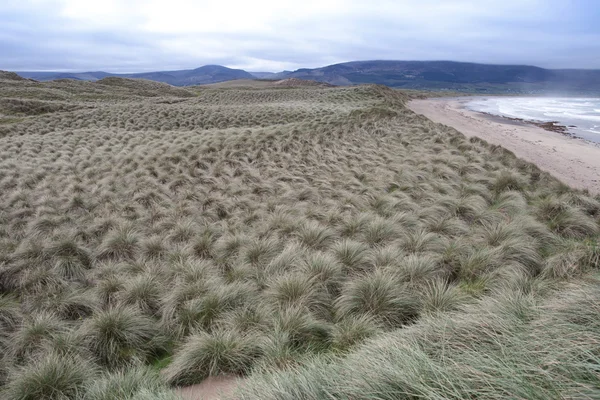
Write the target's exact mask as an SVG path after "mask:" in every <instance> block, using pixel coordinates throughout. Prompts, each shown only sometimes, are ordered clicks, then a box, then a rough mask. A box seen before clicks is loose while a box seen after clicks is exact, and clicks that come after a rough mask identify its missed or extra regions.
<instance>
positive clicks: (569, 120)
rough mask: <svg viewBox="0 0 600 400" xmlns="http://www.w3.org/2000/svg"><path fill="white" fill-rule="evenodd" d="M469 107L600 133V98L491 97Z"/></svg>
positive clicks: (475, 101) (479, 100)
mask: <svg viewBox="0 0 600 400" xmlns="http://www.w3.org/2000/svg"><path fill="white" fill-rule="evenodd" d="M467 107H468V108H470V109H472V110H474V111H479V112H485V113H489V114H494V115H500V116H504V117H510V118H521V119H526V120H535V121H545V122H546V121H558V122H559V123H561V124H564V125H567V126H575V127H576V128H577V130H580V131H587V132H590V133H595V134H598V133H600V132H598V130H599V126H600V125H599V124H598V122H600V99H597V98H550V97H491V98H485V99H475V100H472V101H470V102H469V103H468V104H467Z"/></svg>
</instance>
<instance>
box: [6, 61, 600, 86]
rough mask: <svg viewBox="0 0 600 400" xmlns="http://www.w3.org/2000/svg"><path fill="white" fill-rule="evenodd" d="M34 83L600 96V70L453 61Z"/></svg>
mask: <svg viewBox="0 0 600 400" xmlns="http://www.w3.org/2000/svg"><path fill="white" fill-rule="evenodd" d="M17 73H18V74H19V75H21V76H22V77H24V78H29V79H35V80H40V81H46V80H53V79H79V80H89V81H95V80H99V79H102V78H105V77H110V76H117V77H123V78H142V79H149V80H154V81H159V82H165V83H168V84H171V85H174V86H189V85H201V84H207V83H217V82H223V81H229V80H234V79H273V80H276V79H287V78H297V79H308V80H315V81H319V82H326V83H330V84H333V85H354V84H362V83H376V84H383V85H387V86H390V87H398V88H405V89H433V90H456V91H470V92H488V93H492V92H494V93H507V92H508V93H552V92H560V93H580V94H581V93H583V94H600V70H585V69H544V68H540V67H534V66H527V65H493V64H475V63H464V62H453V61H389V60H385V61H381V60H380V61H377V60H376V61H352V62H347V63H341V64H334V65H329V66H326V67H321V68H314V69H309V68H302V69H298V70H296V71H283V72H278V73H269V72H247V71H244V70H240V69H231V68H227V67H223V66H220V65H206V66H203V67H200V68H197V69H192V70H179V71H157V72H145V73H136V74H112V73H107V72H81V73H65V72H17Z"/></svg>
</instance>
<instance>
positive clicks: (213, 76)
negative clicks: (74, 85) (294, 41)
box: [18, 65, 254, 86]
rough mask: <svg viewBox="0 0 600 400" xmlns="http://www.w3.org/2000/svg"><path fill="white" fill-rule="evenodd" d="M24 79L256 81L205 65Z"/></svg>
mask: <svg viewBox="0 0 600 400" xmlns="http://www.w3.org/2000/svg"><path fill="white" fill-rule="evenodd" d="M18 74H19V75H20V76H22V77H23V78H30V79H35V80H38V81H50V80H55V79H77V80H84V81H97V80H100V79H104V78H108V77H118V78H131V79H147V80H152V81H157V82H163V83H168V84H169V85H173V86H190V85H203V84H207V83H216V82H224V81H230V80H234V79H254V76H252V75H251V74H250V73H248V72H246V71H243V70H241V69H232V68H227V67H223V66H220V65H205V66H203V67H200V68H196V69H190V70H179V71H157V72H142V73H136V74H111V73H108V72H101V71H100V72H77V73H69V72H18Z"/></svg>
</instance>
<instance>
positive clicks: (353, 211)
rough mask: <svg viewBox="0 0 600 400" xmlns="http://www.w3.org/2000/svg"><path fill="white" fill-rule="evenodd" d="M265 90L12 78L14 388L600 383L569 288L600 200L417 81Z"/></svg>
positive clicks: (2, 333) (384, 391)
mask: <svg viewBox="0 0 600 400" xmlns="http://www.w3.org/2000/svg"><path fill="white" fill-rule="evenodd" d="M262 86H263V87H261V88H253V87H235V85H234V86H231V87H227V88H209V87H190V88H173V87H170V86H168V85H163V84H156V83H153V82H148V81H131V80H123V79H109V80H103V81H102V82H98V83H91V82H77V81H57V82H47V83H38V82H32V81H28V80H20V81H15V80H2V81H0V88H1V90H0V121H2V123H0V293H2V295H1V296H0V398H7V399H12V398H22V399H23V398H60V399H70V398H88V399H101V398H110V396H113V397H119V396H120V397H122V398H132V399H141V398H156V399H162V398H165V399H167V398H171V397H170V396H172V395H173V393H172V392H169V390H168V389H166V387H167V385H169V384H170V385H183V384H191V383H198V382H200V381H201V380H202V379H204V378H205V377H208V376H211V375H218V374H234V375H241V376H253V375H254V374H257V371H260V372H261V373H265V374H267V375H265V376H268V377H269V378H265V379H266V380H267V382H270V383H268V384H267V383H264V382H263V383H260V384H258V383H257V385H258V386H256V388H259V389H260V390H262V391H263V392H260V391H255V392H253V390H259V389H253V388H255V386H254V382H259V380H260V379H263V378H260V379H259V378H257V379H258V380H256V381H255V380H254V378H252V381H251V384H250V385H249V386H248V391H247V392H246V394H244V395H243V396H245V397H247V396H250V397H249V398H255V397H252V396H254V395H255V394H256V393H264V394H265V396H266V398H269V396H271V395H272V397H273V396H274V397H275V398H328V397H331V396H334V397H335V396H338V397H340V398H398V397H400V398H402V396H405V397H411V398H465V397H467V398H469V397H471V398H475V397H477V398H494V397H500V394H499V393H501V394H502V395H504V396H505V397H516V398H552V397H560V396H562V397H585V396H588V397H593V395H595V394H596V393H595V392H594V390H593V388H594V384H595V382H596V381H595V380H594V379H596V378H595V377H596V375H597V371H598V370H597V357H596V355H597V351H596V350H597V349H595V348H592V347H589V346H591V344H593V343H595V342H594V341H593V340H595V337H594V336H593V335H595V334H597V332H598V330H597V325H595V324H594V322H593V321H594V314H593V313H592V314H590V313H587V314H586V313H584V312H583V311H581V312H570V311H569V312H570V313H571V314H572V315H569V312H567V311H564V310H566V309H568V310H578V304H581V306H580V307H579V309H581V310H583V307H584V306H586V305H587V304H588V303H589V302H587V300H586V299H587V298H586V297H585V296H583V295H581V296H574V295H573V296H571V295H569V293H575V292H576V290H575V289H574V287H573V286H569V288H568V290H567V289H564V290H562V289H557V287H559V286H560V285H561V284H560V282H563V281H565V280H567V281H568V280H571V281H573V282H577V283H573V284H572V285H575V287H576V286H577V285H579V286H581V287H582V290H584V289H583V287H585V288H586V289H585V290H584V292H585V293H588V292H589V290H591V289H590V287H592V286H593V285H588V286H586V285H585V284H584V283H582V282H584V281H583V280H580V279H584V278H583V277H585V276H588V275H589V274H593V273H594V271H595V270H597V269H598V266H599V263H600V261H599V260H600V250H599V248H600V247H599V246H598V235H599V233H600V227H599V225H598V223H599V221H600V199H599V198H597V197H593V196H590V195H589V194H588V193H586V192H582V191H574V190H571V189H570V188H568V187H567V186H565V185H564V184H562V183H560V182H558V181H557V180H555V179H554V178H552V177H551V176H549V175H548V174H546V173H544V172H542V171H541V170H539V169H538V168H537V167H535V166H533V165H531V164H528V163H526V162H524V161H522V160H519V159H517V158H516V157H515V156H514V155H513V154H512V153H510V152H508V151H506V150H505V149H503V148H502V147H500V146H491V145H489V144H487V143H486V142H484V141H482V140H480V139H477V138H473V139H469V140H467V139H466V138H465V137H463V136H462V135H461V134H460V133H458V132H456V131H455V130H453V129H450V128H448V127H445V126H442V125H438V124H435V123H433V122H431V121H429V120H427V119H425V118H423V117H420V116H417V115H415V114H413V113H412V112H410V111H409V110H408V109H407V108H406V107H405V106H404V103H405V101H406V100H407V95H406V94H404V93H402V92H399V91H393V90H391V89H387V88H384V87H378V86H368V85H367V86H357V87H344V88H323V87H305V86H299V87H286V88H278V87H276V86H272V85H270V84H268V83H267V84H265V85H262ZM552 290H553V291H554V292H552V293H554V298H555V300H553V301H551V302H550V300H552V299H550V300H548V297H547V296H548V293H549V291H552ZM509 292H510V293H511V294H510V297H507V298H503V297H502V296H500V298H499V297H498V296H499V295H498V293H509ZM506 296H509V294H506ZM590 296H592V295H590ZM547 304H551V305H552V307H551V308H548V307H550V306H549V305H548V306H546V305H547ZM561 307H563V308H561ZM564 307H567V308H564ZM568 307H571V308H568ZM586 307H587V306H586ZM507 310H508V311H507ZM561 310H562V311H561ZM469 313H471V314H469ZM469 315H471V317H469ZM567 317H568V318H571V319H568V321H569V322H568V323H566V322H564V321H565V318H567ZM573 318H574V319H575V320H572V319H573ZM582 321H583V322H582ZM551 324H558V325H557V327H555V328H553V327H550V326H546V325H551ZM584 325H585V327H586V328H585V329H587V330H585V329H583V328H581V326H584ZM503 329H507V330H508V331H506V332H504V331H502V330H503ZM498 332H503V333H502V335H501V336H498V335H497V333H498ZM548 343H550V344H556V346H561V347H562V348H565V349H567V350H568V351H567V353H566V356H565V357H566V358H560V357H558V355H556V354H555V353H552V351H551V350H550V349H551V346H548V345H547V344H548ZM590 343H591V344H590ZM518 348H523V352H522V354H523V360H521V361H520V360H519V359H518V357H517V355H518V354H520V353H518V352H517V351H516V350H515V349H518ZM384 349H389V350H390V351H389V354H388V355H386V353H385V352H384ZM446 349H447V351H448V354H446V353H445V352H444V351H445V350H446ZM442 350H444V351H442ZM538 350H539V351H538ZM440 354H443V355H444V357H443V358H441V356H440ZM482 354H483V355H487V358H486V357H483V356H480V355H482ZM503 355H504V356H503ZM315 357H316V358H315ZM332 357H333V358H332ZM503 357H505V358H503ZM307 360H316V361H310V362H309V361H307ZM73 362H78V363H80V364H81V365H86V366H88V367H89V368H87V367H86V370H85V371H84V370H81V369H75V368H72V367H71V364H72V363H73ZM307 362H308V364H306V363H307ZM313 362H314V365H315V367H314V368H312V367H311V366H310V365H312V364H311V363H313ZM323 363H324V364H323ZM305 364H306V365H305ZM452 365H458V366H459V367H460V368H451V366H452ZM542 367H543V368H545V371H547V373H546V375H544V374H542V373H541V372H540V369H539V368H542ZM152 368H162V371H161V372H158V373H156V374H154V373H153V372H149V369H152ZM298 368H300V369H298ZM311 368H312V369H311ZM278 371H279V372H278ZM325 371H327V374H331V375H330V376H329V375H327V376H325V375H324V373H325ZM269 373H273V374H274V375H268V374H269ZM594 374H596V375H594ZM273 379H275V380H273ZM333 379H337V382H338V383H337V384H335V385H334V384H333V383H332V382H333ZM261 382H262V381H261ZM342 382H343V383H344V384H345V387H347V391H341V390H342V389H341V383H342ZM328 385H334V386H333V387H330V386H328ZM277 388H278V389H277ZM276 390H281V397H277V395H275V394H273V393H276ZM344 390H346V389H344ZM253 393H254V394H253Z"/></svg>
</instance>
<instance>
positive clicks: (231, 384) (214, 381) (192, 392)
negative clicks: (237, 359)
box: [177, 375, 240, 400]
mask: <svg viewBox="0 0 600 400" xmlns="http://www.w3.org/2000/svg"><path fill="white" fill-rule="evenodd" d="M239 383H240V378H238V377H236V376H231V375H222V376H211V377H209V378H206V379H205V380H204V381H203V382H202V383H199V384H197V385H192V386H186V387H182V388H178V389H177V394H179V395H180V396H181V397H182V398H183V399H185V400H219V399H223V398H226V397H227V396H230V395H231V394H233V392H234V390H235V388H236V387H237V386H238V385H239Z"/></svg>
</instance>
